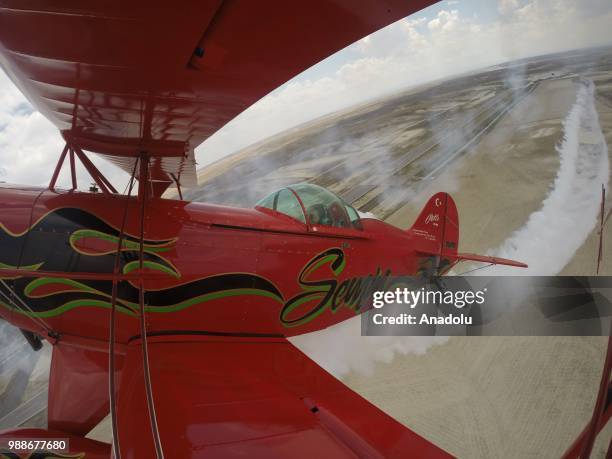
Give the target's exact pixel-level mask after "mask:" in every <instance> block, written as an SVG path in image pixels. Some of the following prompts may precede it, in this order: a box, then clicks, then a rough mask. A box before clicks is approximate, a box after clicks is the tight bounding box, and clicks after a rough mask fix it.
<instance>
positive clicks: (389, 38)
mask: <svg viewBox="0 0 612 459" xmlns="http://www.w3.org/2000/svg"><path fill="white" fill-rule="evenodd" d="M465 3H466V2H462V6H463V5H464V4H465ZM447 5H448V3H447ZM498 10H499V11H500V15H499V17H497V18H496V19H495V20H490V21H488V22H486V21H482V20H478V19H477V18H476V16H475V15H473V14H469V13H468V12H466V11H465V9H462V10H461V11H459V10H457V9H446V8H445V9H442V10H440V11H439V12H438V13H437V14H435V17H433V18H432V19H430V20H429V21H428V20H427V19H425V17H424V15H426V14H427V13H428V11H427V10H425V11H424V12H423V13H422V14H421V15H418V16H412V17H409V18H406V19H403V20H400V21H398V22H396V23H395V24H392V25H391V26H389V27H386V28H385V29H383V30H381V31H378V32H377V33H374V34H372V35H370V36H369V37H366V38H365V39H362V40H360V41H359V42H357V43H356V44H354V45H352V46H350V47H348V48H347V49H345V50H344V51H343V53H345V55H352V56H354V58H353V59H352V60H350V61H348V62H345V63H344V64H343V65H341V66H340V67H339V68H338V69H337V70H336V71H334V72H331V73H328V74H327V75H325V76H323V77H319V78H312V79H311V78H308V72H306V73H305V74H304V75H302V76H301V77H299V78H298V79H297V80H296V81H294V82H290V83H288V84H286V85H284V86H282V87H281V88H279V89H278V90H276V91H274V92H273V93H271V94H270V95H269V96H267V97H265V98H264V99H262V100H260V101H259V102H258V103H256V104H255V105H253V106H252V107H251V108H249V109H248V110H246V111H245V112H243V113H242V114H241V115H240V116H239V117H238V118H236V119H235V120H233V121H232V122H231V123H229V124H228V125H226V126H225V127H224V128H223V129H222V130H221V131H219V132H218V133H216V134H215V135H214V136H212V137H211V138H210V139H208V140H207V141H206V142H204V143H203V144H202V145H201V146H200V147H199V148H198V149H196V153H197V155H198V161H199V163H200V164H206V163H209V162H212V161H214V160H216V159H219V158H220V157H223V156H225V155H227V154H228V153H231V152H233V151H236V150H239V149H241V148H243V147H246V146H248V145H249V144H251V143H254V142H256V141H258V140H261V139H263V138H266V137H268V136H270V135H273V134H276V133H278V132H281V131H283V130H285V129H288V128H290V127H293V126H296V125H297V124H299V123H302V122H305V121H308V120H311V119H314V118H316V117H318V116H321V115H324V114H326V113H330V112H332V111H335V110H340V109H344V108H346V107H349V106H351V105H354V104H356V103H359V102H363V101H367V100H369V99H372V98H375V97H379V96H381V95H384V94H387V93H391V92H393V91H397V90H399V89H400V88H406V87H410V86H414V85H418V84H421V83H425V82H428V81H431V80H436V79H441V78H445V77H448V76H450V75H453V74H459V73H464V72H468V71H472V70H475V69H478V68H483V67H486V66H490V65H495V64H499V63H502V62H505V61H509V60H514V59H518V58H522V57H528V56H534V55H538V54H546V53H552V52H559V51H564V50H569V49H576V48H583V47H590V46H598V45H603V44H608V43H611V42H612V32H611V31H610V30H611V29H610V27H609V25H610V24H611V23H612V5H611V4H610V3H609V2H607V1H602V0H589V1H584V2H573V1H570V0H531V1H525V0H500V1H499V2H498ZM502 12H503V14H501V13H502ZM332 59H333V58H332ZM313 70H316V66H315V68H314V69H313ZM311 73H312V74H316V71H314V72H311Z"/></svg>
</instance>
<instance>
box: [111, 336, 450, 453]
mask: <svg viewBox="0 0 612 459" xmlns="http://www.w3.org/2000/svg"><path fill="white" fill-rule="evenodd" d="M149 352H150V354H149V355H150V362H151V381H152V386H153V395H154V400H155V409H156V413H157V418H158V425H159V430H160V435H161V441H162V446H163V448H164V450H165V451H167V452H168V454H170V452H171V453H172V454H171V455H170V457H192V458H194V459H197V458H206V459H209V458H238V457H240V458H259V457H261V458H266V459H275V458H287V457H291V458H313V457H325V458H355V457H361V458H366V457H367V458H405V457H428V458H439V457H440V458H442V457H444V458H447V457H450V456H449V455H448V454H447V453H445V452H444V451H442V450H441V449H439V448H438V447H436V446H435V445H433V444H432V443H429V442H428V441H427V440H425V439H423V438H422V437H420V436H419V435H417V434H416V433H414V432H412V431H410V430H408V429H407V428H405V427H404V426H402V425H401V424H399V423H398V422H397V421H395V420H394V419H392V418H391V417H389V416H388V415H386V414H385V413H383V412H382V411H380V410H379V409H378V408H376V407H375V406H374V405H372V404H371V403H369V402H368V401H367V400H365V399H363V398H361V397H360V396H359V395H357V394H356V393H355V392H353V391H352V390H350V389H349V388H347V387H346V386H344V385H343V384H342V383H341V382H339V381H338V380H336V379H335V378H334V377H332V376H331V375H329V374H328V373H326V372H325V371H324V370H323V369H322V368H320V367H319V366H318V365H316V363H314V362H313V361H312V360H310V359H309V358H308V357H306V356H305V355H304V354H302V353H301V352H300V351H299V350H298V349H297V348H295V347H294V346H293V345H291V344H290V343H289V342H288V341H287V340H285V339H284V338H262V337H229V336H223V337H221V336H195V335H194V336H157V337H150V338H149ZM406 390H410V384H409V383H408V382H407V384H406ZM144 394H145V391H144V385H143V372H142V358H141V353H140V342H139V341H136V342H133V343H132V344H131V345H129V346H128V352H127V356H126V361H125V365H124V369H123V371H122V376H121V387H120V399H119V406H118V416H119V441H120V444H121V447H122V449H123V454H122V456H125V457H155V454H154V452H153V450H152V447H153V446H152V437H151V433H150V429H149V420H148V416H147V407H146V400H145V395H144Z"/></svg>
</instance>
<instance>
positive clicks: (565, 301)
mask: <svg viewBox="0 0 612 459" xmlns="http://www.w3.org/2000/svg"><path fill="white" fill-rule="evenodd" d="M367 296H368V297H367V299H366V298H364V300H365V301H364V303H362V307H363V308H364V310H363V314H362V315H361V333H362V335H367V336H390V335H407V336H414V335H416V336H419V335H421V336H434V335H439V336H453V335H488V336H560V335H565V336H608V335H609V334H610V333H611V332H612V325H611V321H612V277H604V276H590V277H570V276H542V277H540V276H507V277H506V276H448V277H443V278H439V277H437V278H427V279H424V278H418V277H412V278H410V277H397V278H390V279H389V280H388V282H387V287H386V289H384V290H376V291H373V292H372V293H371V294H368V295H367Z"/></svg>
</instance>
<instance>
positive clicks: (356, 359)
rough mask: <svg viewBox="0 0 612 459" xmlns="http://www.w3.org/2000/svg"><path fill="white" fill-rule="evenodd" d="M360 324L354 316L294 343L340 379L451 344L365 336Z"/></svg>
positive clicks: (434, 338)
mask: <svg viewBox="0 0 612 459" xmlns="http://www.w3.org/2000/svg"><path fill="white" fill-rule="evenodd" d="M360 321H361V319H360V317H354V318H352V319H349V320H347V321H345V322H342V323H340V324H338V325H335V326H333V327H330V328H326V329H325V330H320V331H317V332H313V333H307V334H305V335H300V336H295V337H293V338H290V341H291V342H292V343H293V344H294V345H295V346H296V347H298V348H299V349H300V350H301V351H302V352H304V353H305V354H306V355H308V357H310V358H311V359H313V360H314V361H316V362H317V363H318V364H319V365H320V366H322V367H323V368H325V369H326V370H327V371H328V372H330V373H331V374H333V375H334V376H336V377H338V378H341V377H342V376H345V375H346V374H348V373H349V372H351V371H356V372H359V373H362V374H366V375H369V374H372V372H373V371H374V368H375V365H376V362H382V363H389V362H391V361H392V360H393V358H394V357H395V354H401V355H406V354H416V355H420V354H424V353H425V352H427V350H428V349H429V348H431V347H432V346H435V345H436V344H442V343H445V342H446V341H448V337H446V336H361V322H360Z"/></svg>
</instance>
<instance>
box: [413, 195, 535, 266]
mask: <svg viewBox="0 0 612 459" xmlns="http://www.w3.org/2000/svg"><path fill="white" fill-rule="evenodd" d="M409 231H410V232H411V233H412V235H413V237H414V239H415V245H416V251H417V253H420V254H422V255H424V257H423V260H422V263H421V264H422V267H421V270H423V271H425V272H427V273H430V274H436V275H438V274H444V273H445V272H446V271H448V270H449V269H450V268H451V267H452V266H453V265H455V264H457V263H458V262H460V261H476V262H480V263H490V264H494V265H507V266H514V267H518V268H527V265H526V264H525V263H521V262H520V261H515V260H508V259H506V258H499V257H490V256H485V255H476V254H472V253H459V252H458V248H459V214H458V212H457V206H456V205H455V201H454V200H453V198H451V197H450V195H449V194H448V193H444V192H441V193H436V194H435V195H433V196H432V197H431V198H430V199H429V201H427V204H425V207H423V210H422V211H421V213H420V214H419V216H418V217H417V219H416V221H415V222H414V225H412V228H410V229H409Z"/></svg>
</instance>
